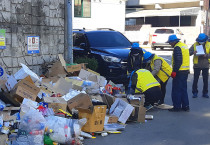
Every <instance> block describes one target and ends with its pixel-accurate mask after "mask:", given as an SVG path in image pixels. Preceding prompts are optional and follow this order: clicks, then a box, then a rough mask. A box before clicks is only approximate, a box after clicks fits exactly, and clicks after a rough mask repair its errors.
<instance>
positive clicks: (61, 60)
mask: <svg viewBox="0 0 210 145" xmlns="http://www.w3.org/2000/svg"><path fill="white" fill-rule="evenodd" d="M58 58H59V60H60V62H61V65H62V66H63V67H66V61H65V60H64V58H63V55H62V54H58Z"/></svg>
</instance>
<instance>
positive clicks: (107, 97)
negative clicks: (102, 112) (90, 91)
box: [101, 94, 115, 109]
mask: <svg viewBox="0 0 210 145" xmlns="http://www.w3.org/2000/svg"><path fill="white" fill-rule="evenodd" d="M101 97H102V100H103V102H104V103H105V104H106V105H107V107H108V108H109V109H110V108H111V106H112V104H113V103H114V101H115V97H114V96H112V95H109V94H102V95H101Z"/></svg>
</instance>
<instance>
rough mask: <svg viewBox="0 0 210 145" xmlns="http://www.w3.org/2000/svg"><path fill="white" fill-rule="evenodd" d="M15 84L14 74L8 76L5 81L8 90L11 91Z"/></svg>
mask: <svg viewBox="0 0 210 145" xmlns="http://www.w3.org/2000/svg"><path fill="white" fill-rule="evenodd" d="M16 84H17V80H16V79H15V77H14V76H9V78H8V79H7V82H6V83H5V85H6V87H7V90H8V91H11V90H12V89H13V88H14V86H15V85H16Z"/></svg>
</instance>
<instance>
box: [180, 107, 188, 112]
mask: <svg viewBox="0 0 210 145" xmlns="http://www.w3.org/2000/svg"><path fill="white" fill-rule="evenodd" d="M182 111H186V112H189V111H190V107H189V106H187V107H182Z"/></svg>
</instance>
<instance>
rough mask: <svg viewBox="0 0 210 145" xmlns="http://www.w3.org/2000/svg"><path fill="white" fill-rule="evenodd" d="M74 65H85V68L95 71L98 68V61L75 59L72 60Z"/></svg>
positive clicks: (85, 58) (86, 58) (83, 58)
mask: <svg viewBox="0 0 210 145" xmlns="http://www.w3.org/2000/svg"><path fill="white" fill-rule="evenodd" d="M74 62H75V63H87V65H86V66H87V68H89V69H91V70H93V71H96V70H97V68H98V61H97V60H96V59H95V58H88V57H77V58H75V60H74Z"/></svg>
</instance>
